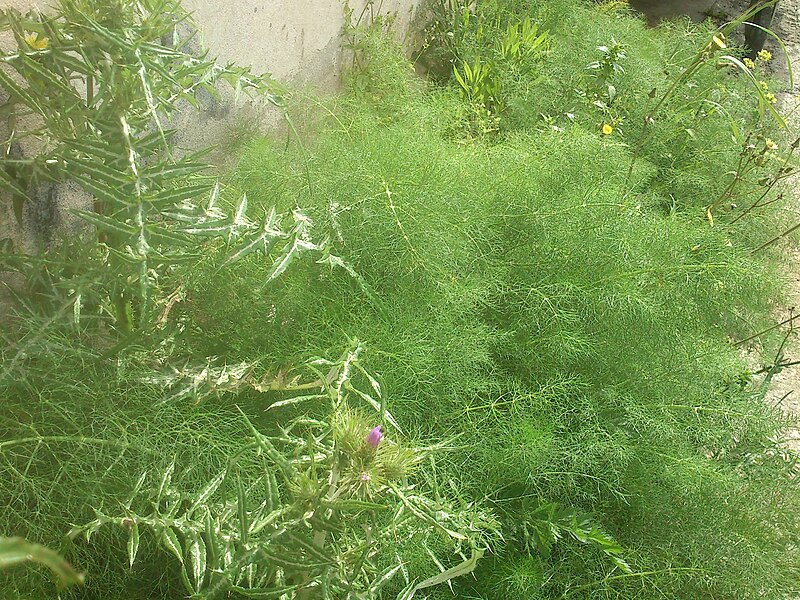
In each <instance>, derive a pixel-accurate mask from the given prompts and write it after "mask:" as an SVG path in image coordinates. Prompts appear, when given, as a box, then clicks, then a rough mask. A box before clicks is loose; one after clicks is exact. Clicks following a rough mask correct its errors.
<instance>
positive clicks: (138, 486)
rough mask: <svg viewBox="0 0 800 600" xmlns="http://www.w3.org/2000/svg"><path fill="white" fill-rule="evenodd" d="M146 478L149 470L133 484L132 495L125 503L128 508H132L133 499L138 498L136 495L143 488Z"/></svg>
mask: <svg viewBox="0 0 800 600" xmlns="http://www.w3.org/2000/svg"><path fill="white" fill-rule="evenodd" d="M146 478H147V471H145V472H144V473H142V474H141V475H140V476H139V479H138V481H137V482H136V485H135V486H133V491H132V492H131V495H130V496H129V497H128V501H127V502H125V504H124V506H125V509H126V510H130V508H131V504H133V501H134V499H135V498H136V495H137V494H138V493H139V490H141V489H142V485H143V484H144V481H145V479H146Z"/></svg>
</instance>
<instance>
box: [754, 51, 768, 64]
mask: <svg viewBox="0 0 800 600" xmlns="http://www.w3.org/2000/svg"><path fill="white" fill-rule="evenodd" d="M756 56H757V57H758V58H759V60H763V61H764V62H768V61H770V60H772V53H771V52H770V51H769V50H759V51H758V54H756Z"/></svg>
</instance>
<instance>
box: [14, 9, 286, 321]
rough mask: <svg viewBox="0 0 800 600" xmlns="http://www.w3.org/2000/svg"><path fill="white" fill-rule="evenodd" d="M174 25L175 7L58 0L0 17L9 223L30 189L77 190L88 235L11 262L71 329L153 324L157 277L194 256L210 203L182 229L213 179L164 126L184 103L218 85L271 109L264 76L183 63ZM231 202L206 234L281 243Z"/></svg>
mask: <svg viewBox="0 0 800 600" xmlns="http://www.w3.org/2000/svg"><path fill="white" fill-rule="evenodd" d="M186 22H187V15H186V13H184V12H183V11H182V10H181V8H180V4H179V3H178V2H177V1H176V0H144V1H133V0H109V1H108V2H92V1H89V0H60V1H59V2H58V3H57V5H56V6H55V7H54V10H53V12H52V13H48V14H46V15H45V14H42V13H39V12H29V13H27V14H25V15H23V14H21V13H19V12H18V11H16V10H14V9H4V10H2V11H0V31H3V32H9V33H10V34H11V35H12V36H13V39H14V41H15V42H16V47H14V48H11V49H8V50H3V51H2V52H0V63H2V64H3V65H4V66H5V67H8V70H6V69H3V70H0V89H2V90H3V91H4V92H5V95H6V96H7V99H6V101H5V103H4V105H3V110H2V114H3V116H4V118H5V119H6V122H7V125H8V131H9V137H8V138H7V139H5V140H3V143H2V162H0V181H2V182H3V184H4V188H5V190H4V193H3V195H5V196H7V198H6V200H8V201H11V202H12V203H13V205H14V211H15V213H16V214H17V216H18V217H21V215H22V212H23V205H24V204H25V203H26V202H29V201H30V198H31V196H32V195H35V190H36V189H37V188H39V187H41V186H42V185H46V184H47V185H51V184H65V183H70V184H71V185H75V184H77V185H78V186H79V187H80V188H82V190H84V191H85V192H86V193H87V194H89V195H90V196H91V198H92V199H93V206H92V207H91V210H85V211H83V212H82V213H81V216H82V217H83V219H84V220H85V221H86V222H88V223H89V224H90V225H91V226H92V227H93V229H94V230H95V231H96V234H95V237H94V239H93V240H86V241H85V242H82V244H80V245H79V246H85V248H84V249H83V251H82V252H80V253H79V255H78V256H76V255H75V254H74V252H75V250H76V248H75V247H74V246H73V248H71V249H70V252H71V254H64V253H62V254H61V255H59V252H58V250H53V251H52V252H51V254H50V256H49V259H48V260H45V262H44V263H42V264H41V265H40V266H41V268H40V270H39V272H38V273H32V272H31V269H30V267H31V266H33V265H35V264H36V263H35V262H31V261H27V260H25V259H24V257H19V256H16V257H13V260H11V261H10V264H11V267H12V268H13V267H14V266H21V267H22V268H23V270H24V271H25V274H26V276H27V277H28V278H29V280H30V279H33V280H35V283H36V284H37V285H38V289H39V291H40V292H43V293H44V295H45V296H49V297H50V298H51V300H53V302H52V303H53V304H54V305H56V306H61V307H63V306H67V314H73V313H74V315H76V316H75V319H76V320H80V315H81V313H82V312H83V310H84V308H85V307H86V306H91V307H93V309H92V310H93V312H94V315H95V316H101V315H102V316H103V317H105V318H106V319H107V320H108V321H109V322H110V323H111V325H113V326H114V327H115V328H116V329H118V330H119V331H121V332H130V331H132V330H133V329H136V328H139V327H142V326H147V325H150V324H152V321H153V317H154V314H155V311H154V307H155V305H156V303H157V298H158V286H159V280H160V278H161V277H163V276H164V275H165V274H166V273H167V272H168V270H169V267H170V265H172V264H175V263H176V262H179V261H185V260H191V258H192V256H197V255H198V253H199V245H200V244H199V243H198V242H197V239H196V238H197V236H198V235H199V236H207V235H209V233H210V232H211V231H212V229H211V228H209V227H207V225H208V222H209V221H218V220H219V219H220V218H221V215H220V214H219V211H218V209H214V207H213V206H212V207H209V209H208V211H207V212H206V213H203V215H204V216H205V217H207V218H206V219H205V220H204V221H203V222H202V224H201V223H199V222H193V221H192V219H193V218H194V217H196V216H198V212H197V211H196V210H195V206H194V205H196V204H197V201H198V199H199V198H200V197H203V196H207V195H208V194H209V193H211V192H212V190H213V189H214V186H215V183H214V180H213V178H211V177H209V176H208V175H207V166H206V164H205V163H204V162H203V156H204V154H205V151H204V150H201V151H198V152H193V153H188V154H185V155H184V156H176V153H175V151H174V148H173V142H172V140H173V131H172V130H170V128H169V123H170V118H171V117H172V115H173V114H174V113H175V112H176V110H178V108H179V107H180V106H182V105H183V104H187V103H188V104H189V105H196V104H197V99H196V98H197V94H198V93H200V92H204V93H207V94H211V95H212V97H216V96H217V94H218V93H217V90H216V88H215V85H216V84H217V83H218V82H221V81H225V82H228V83H229V84H231V86H233V87H234V88H235V90H236V93H237V95H238V94H239V93H241V92H246V93H251V94H253V95H257V96H260V97H262V98H264V99H266V101H267V102H270V103H272V104H279V103H280V98H279V95H278V94H279V87H278V86H277V84H276V83H275V82H274V81H273V80H272V79H271V78H270V77H269V75H264V76H259V77H256V76H253V75H252V74H250V73H249V71H247V70H246V69H240V68H236V67H232V66H227V67H226V66H221V65H219V64H217V63H215V62H213V61H209V60H207V59H206V58H205V56H204V55H201V56H194V55H192V54H190V53H188V52H187V51H186V50H185V49H184V47H185V40H181V39H180V35H179V30H180V31H182V30H184V29H185V28H184V27H183V25H184V24H185V23H186ZM179 25H181V27H180V28H179V27H178V26H179ZM9 71H13V74H12V73H10V72H9ZM182 103H183V104H182ZM241 206H244V207H246V203H245V202H243V203H242V205H241ZM241 206H240V210H238V211H237V213H236V215H235V216H231V219H230V221H231V222H230V223H229V224H230V225H231V227H228V228H227V229H226V230H225V231H224V232H222V231H221V230H217V232H218V233H222V234H223V235H224V236H226V237H227V241H228V242H229V243H236V244H239V243H241V244H242V247H243V248H245V247H252V248H254V249H255V248H261V249H263V248H264V244H263V242H264V241H265V239H266V238H267V237H270V238H271V239H273V240H276V239H277V238H279V237H283V236H284V234H283V233H282V232H279V231H277V230H276V229H275V227H276V225H277V219H276V217H275V215H272V216H270V215H265V216H264V218H263V219H262V223H261V227H259V228H257V229H258V231H254V230H253V228H251V227H249V226H248V225H247V224H246V223H245V222H244V220H245V218H246V214H245V213H244V212H243V211H242V210H241ZM187 208H188V210H187ZM268 245H269V244H267V246H268Z"/></svg>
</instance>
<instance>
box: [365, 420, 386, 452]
mask: <svg viewBox="0 0 800 600" xmlns="http://www.w3.org/2000/svg"><path fill="white" fill-rule="evenodd" d="M382 437H383V434H382V433H381V426H380V425H378V426H377V427H373V428H372V430H371V431H370V432H369V435H368V436H367V446H369V447H370V448H377V447H378V444H380V443H381V438H382Z"/></svg>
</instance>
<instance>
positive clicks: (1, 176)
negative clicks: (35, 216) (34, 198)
mask: <svg viewBox="0 0 800 600" xmlns="http://www.w3.org/2000/svg"><path fill="white" fill-rule="evenodd" d="M0 181H2V182H3V183H5V184H6V185H7V186H9V187H10V188H11V189H12V190H13V191H14V193H15V194H17V195H18V196H20V197H21V198H24V199H25V200H29V198H28V192H26V191H25V190H23V189H22V188H21V187H20V186H19V184H18V183H17V182H16V181H14V179H12V178H11V176H10V175H9V174H8V173H6V172H5V171H4V170H3V169H2V168H0Z"/></svg>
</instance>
